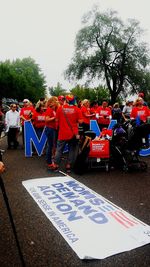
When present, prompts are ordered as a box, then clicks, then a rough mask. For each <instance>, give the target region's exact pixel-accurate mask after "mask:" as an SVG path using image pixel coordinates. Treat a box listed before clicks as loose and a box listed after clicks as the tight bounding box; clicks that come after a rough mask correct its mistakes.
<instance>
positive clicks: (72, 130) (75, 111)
mask: <svg viewBox="0 0 150 267" xmlns="http://www.w3.org/2000/svg"><path fill="white" fill-rule="evenodd" d="M64 112H65V114H66V115H64ZM65 116H66V117H67V120H68V122H69V125H70V126H69V125H68V122H67V120H66V117H65ZM56 119H57V121H58V129H59V131H58V140H69V139H71V138H72V137H73V136H74V135H76V134H78V122H79V120H82V113H81V110H80V109H79V108H78V107H76V106H69V105H67V104H65V105H64V106H63V107H62V106H60V107H59V108H58V109H57V112H56Z"/></svg>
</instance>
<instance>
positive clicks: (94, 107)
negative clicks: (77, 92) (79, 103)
mask: <svg viewBox="0 0 150 267" xmlns="http://www.w3.org/2000/svg"><path fill="white" fill-rule="evenodd" d="M97 108H98V102H97V101H93V102H91V104H90V113H91V114H94V115H93V117H92V120H96V112H97Z"/></svg>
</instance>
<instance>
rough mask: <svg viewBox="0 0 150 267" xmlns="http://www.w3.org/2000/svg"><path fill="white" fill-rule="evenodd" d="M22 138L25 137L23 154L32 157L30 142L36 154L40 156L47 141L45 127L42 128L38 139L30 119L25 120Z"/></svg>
mask: <svg viewBox="0 0 150 267" xmlns="http://www.w3.org/2000/svg"><path fill="white" fill-rule="evenodd" d="M24 138H25V156H26V157H32V144H33V145H34V147H35V149H36V151H37V154H38V156H41V155H42V152H43V149H44V147H45V144H46V141H47V137H46V135H45V129H44V130H43V133H42V135H41V138H40V140H39V138H38V136H37V134H36V132H35V129H34V127H33V125H32V123H31V122H30V121H25V124H24Z"/></svg>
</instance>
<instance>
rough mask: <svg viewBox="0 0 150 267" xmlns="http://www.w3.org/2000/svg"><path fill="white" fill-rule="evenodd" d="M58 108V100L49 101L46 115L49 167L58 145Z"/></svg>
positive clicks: (54, 97)
mask: <svg viewBox="0 0 150 267" xmlns="http://www.w3.org/2000/svg"><path fill="white" fill-rule="evenodd" d="M57 107H58V98H57V97H56V96H52V97H50V98H49V100H48V101H47V110H46V114H45V116H46V117H45V126H46V127H45V134H46V136H47V150H46V160H47V164H48V167H49V168H51V165H52V151H53V149H54V148H55V143H56V110H57Z"/></svg>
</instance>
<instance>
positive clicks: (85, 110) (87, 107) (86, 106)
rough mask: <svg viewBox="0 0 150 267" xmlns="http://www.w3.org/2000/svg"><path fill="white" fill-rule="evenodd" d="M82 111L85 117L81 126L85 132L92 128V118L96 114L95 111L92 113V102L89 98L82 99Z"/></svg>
mask: <svg viewBox="0 0 150 267" xmlns="http://www.w3.org/2000/svg"><path fill="white" fill-rule="evenodd" d="M81 112H82V117H83V123H82V124H81V126H82V127H83V132H85V131H88V130H89V129H90V119H91V118H93V117H94V115H95V114H94V113H92V114H91V111H90V102H89V100H88V99H84V100H83V101H82V107H81Z"/></svg>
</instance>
